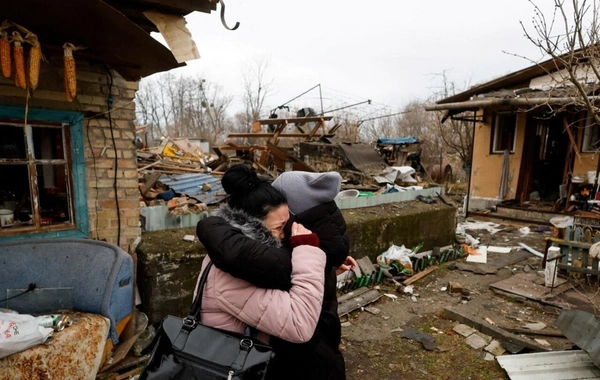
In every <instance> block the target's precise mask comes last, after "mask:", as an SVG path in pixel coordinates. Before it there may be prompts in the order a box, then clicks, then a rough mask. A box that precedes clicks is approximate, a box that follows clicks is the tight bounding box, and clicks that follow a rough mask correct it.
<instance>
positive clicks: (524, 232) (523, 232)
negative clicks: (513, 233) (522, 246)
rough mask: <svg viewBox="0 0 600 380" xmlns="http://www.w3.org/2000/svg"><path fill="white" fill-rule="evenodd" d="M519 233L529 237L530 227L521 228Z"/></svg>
mask: <svg viewBox="0 0 600 380" xmlns="http://www.w3.org/2000/svg"><path fill="white" fill-rule="evenodd" d="M519 232H520V233H521V234H523V235H529V233H530V232H531V229H530V228H529V227H522V228H519Z"/></svg>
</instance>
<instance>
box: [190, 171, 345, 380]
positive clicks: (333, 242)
mask: <svg viewBox="0 0 600 380" xmlns="http://www.w3.org/2000/svg"><path fill="white" fill-rule="evenodd" d="M273 186H274V187H275V188H277V189H278V190H280V191H281V192H282V193H283V194H284V196H285V197H286V199H287V201H288V206H289V207H290V211H291V212H292V214H293V215H292V217H291V218H290V222H289V223H288V225H291V222H292V221H295V222H298V223H301V224H303V225H304V226H305V227H306V228H308V229H310V230H311V231H313V232H314V233H316V234H317V235H318V236H319V240H320V248H321V249H322V250H323V251H325V253H326V255H327V265H326V268H325V273H324V275H325V295H324V299H323V306H322V310H321V315H320V317H319V322H318V324H317V328H316V330H315V334H314V336H313V338H312V339H311V340H310V341H309V342H307V343H304V344H293V343H289V342H286V341H282V340H280V339H272V340H271V344H272V346H273V349H274V350H275V353H276V357H275V360H273V367H272V368H271V370H270V371H269V378H270V379H303V380H304V379H314V380H321V379H322V380H344V379H345V378H346V375H345V365H344V358H343V356H342V353H341V352H340V350H339V344H340V341H341V325H340V320H339V317H338V313H337V297H336V269H337V268H343V269H349V267H350V266H351V265H353V264H355V263H354V261H353V259H351V258H349V256H348V251H349V238H348V233H347V232H346V223H345V221H344V218H343V216H342V213H341V212H340V210H339V209H338V207H337V205H336V204H335V202H334V200H333V198H334V197H335V196H336V195H337V194H338V192H339V189H340V186H341V177H340V175H339V174H338V173H335V172H330V173H306V172H287V173H283V174H282V175H280V176H279V177H278V178H277V179H276V180H275V182H274V183H273ZM197 234H198V238H199V239H200V242H201V243H202V244H203V245H204V246H205V247H206V250H207V252H208V254H209V256H210V258H211V260H212V261H213V262H214V264H215V265H216V266H217V267H218V268H219V269H221V270H223V271H226V272H228V273H230V274H231V275H233V276H235V277H238V278H241V279H244V280H246V281H248V282H250V283H252V284H253V285H256V286H259V287H264V288H271V289H283V290H288V289H289V288H290V275H291V271H292V267H291V257H290V251H289V250H286V249H278V248H273V247H268V246H265V245H262V244H260V243H259V242H257V241H255V240H251V239H249V238H247V237H246V236H245V235H244V234H243V233H242V232H241V231H240V230H239V229H236V228H233V227H232V226H231V225H229V224H228V223H227V222H226V221H224V220H223V219H221V218H218V217H214V216H211V217H208V218H206V219H204V220H202V221H200V223H198V228H197ZM286 236H289V234H286Z"/></svg>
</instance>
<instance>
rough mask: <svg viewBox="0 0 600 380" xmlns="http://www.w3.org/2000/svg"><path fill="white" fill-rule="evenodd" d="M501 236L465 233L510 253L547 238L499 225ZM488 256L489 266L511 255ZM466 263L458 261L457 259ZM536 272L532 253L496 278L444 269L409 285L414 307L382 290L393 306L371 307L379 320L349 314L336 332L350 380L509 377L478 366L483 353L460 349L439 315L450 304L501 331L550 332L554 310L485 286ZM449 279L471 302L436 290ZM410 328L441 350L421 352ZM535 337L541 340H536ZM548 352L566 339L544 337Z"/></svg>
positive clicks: (492, 364) (460, 341)
mask: <svg viewBox="0 0 600 380" xmlns="http://www.w3.org/2000/svg"><path fill="white" fill-rule="evenodd" d="M502 227H503V228H504V230H503V231H500V232H497V233H496V234H493V235H492V234H490V233H488V232H487V231H482V230H479V231H471V232H470V233H471V234H472V235H474V236H475V237H477V238H478V239H480V240H481V243H482V244H483V245H495V246H504V247H516V246H518V243H520V242H521V243H525V244H527V245H529V246H530V247H532V248H534V249H537V250H538V251H542V252H543V249H544V244H545V243H544V237H545V236H550V235H551V233H550V232H540V233H538V232H533V231H534V229H535V228H536V226H530V229H531V230H532V232H531V233H529V234H528V235H523V234H522V233H521V232H520V231H519V228H521V227H523V225H514V224H513V225H506V224H503V225H502ZM516 252H518V249H516V248H515V249H513V251H512V252H511V253H508V254H492V253H490V254H488V263H493V262H495V261H497V260H500V259H502V258H505V256H506V255H514V254H515V253H516ZM459 261H464V259H459ZM540 270H542V269H541V259H540V258H537V257H535V256H533V255H530V256H529V257H528V258H527V259H525V260H523V261H521V262H518V263H517V264H514V265H511V266H509V267H504V268H501V269H500V270H498V272H497V273H496V274H488V275H478V274H474V273H471V272H464V271H460V270H450V269H449V268H448V265H447V264H444V265H442V266H440V267H439V268H438V269H437V270H436V271H435V272H433V273H432V274H430V275H428V276H427V277H425V278H423V279H421V280H419V281H417V282H416V283H415V284H414V293H415V295H416V302H415V300H414V299H411V296H409V295H405V294H400V293H397V292H395V290H396V289H395V287H394V286H393V285H389V286H386V285H383V286H382V287H381V288H382V289H381V290H382V292H384V293H393V294H395V295H397V296H398V299H397V300H393V299H390V298H388V297H385V296H384V297H382V298H381V299H380V300H379V301H377V302H376V303H374V304H373V305H371V306H375V307H376V308H378V309H380V310H381V313H380V314H378V315H373V314H370V313H368V312H366V311H357V312H353V313H352V314H351V315H349V316H348V317H345V318H342V322H350V325H349V326H346V327H343V330H342V336H343V338H342V340H343V342H342V349H343V352H344V356H345V358H346V366H347V378H348V380H359V379H360V380H363V379H409V378H410V379H449V380H452V379H508V377H507V375H506V374H505V372H504V371H503V370H502V369H501V368H500V366H499V365H498V364H497V362H496V360H491V361H486V360H484V355H485V352H484V351H483V350H481V349H480V350H474V349H472V348H470V347H469V346H467V345H466V344H465V343H464V338H463V337H461V336H460V335H457V334H453V332H452V328H453V327H454V325H456V324H457V322H453V321H450V320H446V319H444V318H443V317H442V310H443V309H444V308H445V307H447V306H453V307H456V308H458V309H460V310H463V311H465V312H468V313H469V314H473V315H476V316H478V317H479V318H481V319H485V318H489V319H490V320H491V321H493V322H494V323H495V324H496V325H498V326H502V327H522V325H523V324H524V323H528V322H544V323H545V324H546V325H547V326H548V327H547V328H551V329H554V328H555V327H554V326H553V323H554V322H555V320H556V318H557V316H558V314H559V309H557V308H554V307H549V306H544V305H542V304H540V303H537V302H535V301H529V300H523V299H519V298H518V297H516V298H513V297H507V296H503V295H498V294H496V293H494V292H492V290H491V289H490V288H489V285H490V284H492V283H494V282H497V281H499V280H502V279H507V278H510V277H511V276H513V275H515V274H517V273H520V272H523V271H526V272H530V273H536V272H537V271H540ZM450 281H456V282H459V283H461V284H462V285H463V287H464V288H467V289H469V291H470V292H471V294H470V300H469V301H464V300H461V297H460V296H453V295H450V294H449V293H448V292H444V291H442V290H441V289H442V287H446V286H447V285H448V283H449V282H450ZM408 327H415V328H416V329H417V330H419V331H422V332H425V333H428V334H431V335H432V336H433V337H434V338H435V339H436V341H437V342H438V344H439V345H440V349H438V350H435V351H426V350H425V349H424V348H423V347H422V345H421V344H420V343H418V342H414V341H411V340H407V339H404V338H402V337H401V336H400V333H399V331H400V330H399V329H407V328H408ZM538 338H540V337H538ZM544 339H546V340H547V341H548V342H549V343H550V344H551V345H552V347H553V349H557V350H560V349H567V348H570V347H571V344H570V343H569V342H568V341H567V340H566V339H559V338H544Z"/></svg>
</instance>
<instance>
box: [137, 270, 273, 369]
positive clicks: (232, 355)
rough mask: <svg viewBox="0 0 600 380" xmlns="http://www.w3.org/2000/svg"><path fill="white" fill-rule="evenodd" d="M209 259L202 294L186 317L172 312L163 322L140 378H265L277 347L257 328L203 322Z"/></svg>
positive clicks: (201, 286) (202, 283)
mask: <svg viewBox="0 0 600 380" xmlns="http://www.w3.org/2000/svg"><path fill="white" fill-rule="evenodd" d="M211 267H212V262H211V263H209V264H208V265H207V267H206V269H205V270H204V273H202V277H201V278H200V285H199V286H198V294H197V295H196V298H195V299H194V302H193V303H192V306H191V307H190V311H189V312H188V316H187V317H186V318H184V319H182V318H178V317H175V316H172V315H168V316H167V317H166V318H165V319H164V320H163V322H162V325H161V327H160V329H159V331H158V333H157V337H156V340H155V342H154V346H153V349H152V354H151V355H150V359H149V361H148V364H147V365H146V368H144V372H143V373H142V375H141V377H140V380H167V379H168V380H179V379H182V380H222V379H227V380H259V379H264V378H265V376H266V374H267V369H268V368H269V363H270V361H271V359H272V358H273V356H274V353H273V350H272V348H271V347H270V346H268V345H267V344H265V343H263V342H261V341H260V340H258V338H257V337H256V335H257V333H258V332H257V331H256V329H251V328H247V329H246V331H245V333H243V334H241V333H234V332H230V331H224V330H219V329H215V328H212V327H209V326H205V325H203V324H202V323H201V322H200V321H199V318H198V315H199V311H200V309H201V307H202V293H203V292H204V286H205V283H206V279H207V278H208V272H209V271H210V268H211Z"/></svg>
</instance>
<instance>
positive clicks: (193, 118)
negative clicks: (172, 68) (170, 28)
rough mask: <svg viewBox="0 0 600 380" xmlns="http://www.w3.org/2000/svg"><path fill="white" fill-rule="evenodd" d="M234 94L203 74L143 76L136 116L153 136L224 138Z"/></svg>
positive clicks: (230, 124)
mask: <svg viewBox="0 0 600 380" xmlns="http://www.w3.org/2000/svg"><path fill="white" fill-rule="evenodd" d="M231 101H232V97H231V96H227V95H224V94H223V90H222V88H221V87H220V86H218V85H216V84H212V83H209V82H207V81H206V80H205V79H202V78H200V77H196V78H193V77H183V76H182V77H176V76H174V75H173V74H171V73H166V74H162V75H159V76H156V77H153V78H148V79H144V80H143V81H142V82H141V83H140V89H139V90H138V92H137V94H136V104H137V118H138V122H139V123H141V124H145V125H148V130H149V131H150V136H151V138H153V139H157V138H159V137H161V136H169V137H188V138H205V139H207V140H208V141H209V142H210V143H212V144H214V143H217V142H219V141H222V140H224V138H225V136H226V134H227V132H228V131H229V130H231V128H232V124H233V121H232V119H231V118H230V117H229V115H228V110H229V106H230V104H231Z"/></svg>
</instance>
